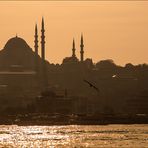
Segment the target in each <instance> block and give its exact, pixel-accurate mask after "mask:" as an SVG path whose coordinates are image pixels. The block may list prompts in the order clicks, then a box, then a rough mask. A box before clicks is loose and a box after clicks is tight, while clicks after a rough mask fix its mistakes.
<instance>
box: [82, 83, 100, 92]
mask: <svg viewBox="0 0 148 148" xmlns="http://www.w3.org/2000/svg"><path fill="white" fill-rule="evenodd" d="M84 82H85V83H87V84H89V86H90V87H92V88H94V89H95V90H96V91H97V92H99V89H98V88H97V87H96V86H94V85H93V84H92V83H90V82H89V81H87V80H84Z"/></svg>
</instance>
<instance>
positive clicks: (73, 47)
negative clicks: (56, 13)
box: [72, 38, 76, 57]
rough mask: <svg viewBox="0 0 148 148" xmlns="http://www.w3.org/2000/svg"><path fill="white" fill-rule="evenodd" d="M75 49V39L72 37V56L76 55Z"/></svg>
mask: <svg viewBox="0 0 148 148" xmlns="http://www.w3.org/2000/svg"><path fill="white" fill-rule="evenodd" d="M75 51H76V48H75V40H74V38H73V44H72V57H76V54H75Z"/></svg>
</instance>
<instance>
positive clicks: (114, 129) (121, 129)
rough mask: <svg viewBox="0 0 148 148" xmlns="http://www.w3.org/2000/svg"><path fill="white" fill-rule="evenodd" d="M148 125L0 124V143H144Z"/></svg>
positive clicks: (37, 146) (37, 147)
mask: <svg viewBox="0 0 148 148" xmlns="http://www.w3.org/2000/svg"><path fill="white" fill-rule="evenodd" d="M147 146H148V125H104V126H102V125H98V126H94V125H90V126H83V125H68V126H17V125H10V126H7V125H6V126H5V125H1V126H0V147H8V148H9V147H10V148H11V147H17V148H26V147H27V148H28V147H32V148H46V147H50V148H54V147H147Z"/></svg>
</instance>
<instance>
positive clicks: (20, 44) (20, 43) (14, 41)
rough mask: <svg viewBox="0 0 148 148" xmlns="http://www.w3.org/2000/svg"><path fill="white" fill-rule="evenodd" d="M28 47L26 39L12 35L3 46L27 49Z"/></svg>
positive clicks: (5, 47)
mask: <svg viewBox="0 0 148 148" xmlns="http://www.w3.org/2000/svg"><path fill="white" fill-rule="evenodd" d="M28 48H30V47H29V46H28V44H27V43H26V41H25V40H24V39H22V38H20V37H17V36H16V37H14V38H11V39H9V40H8V41H7V43H6V45H5V46H4V49H12V50H13V49H14V50H15V49H28Z"/></svg>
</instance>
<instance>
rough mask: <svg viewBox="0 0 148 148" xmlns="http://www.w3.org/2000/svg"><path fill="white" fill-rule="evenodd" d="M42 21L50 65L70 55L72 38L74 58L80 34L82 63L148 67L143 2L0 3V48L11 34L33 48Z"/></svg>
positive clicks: (147, 5) (146, 4) (147, 15)
mask: <svg viewBox="0 0 148 148" xmlns="http://www.w3.org/2000/svg"><path fill="white" fill-rule="evenodd" d="M42 16H44V19H45V29H46V32H45V35H46V59H47V60H48V61H49V62H50V63H61V62H62V59H63V58H64V57H66V56H71V48H72V47H71V46H72V39H73V37H74V38H75V42H76V54H77V57H78V58H79V57H80V54H79V52H80V35H81V32H83V35H84V45H85V47H84V50H85V55H84V56H85V58H88V57H90V58H93V61H94V62H97V61H100V60H102V59H113V60H114V62H115V63H116V64H118V65H124V64H125V63H128V62H131V63H133V64H138V63H148V1H143V2H140V1H93V2H92V1H42V2H41V1H30V2H29V1H20V2H18V1H12V2H10V1H0V19H1V20H0V26H1V27H0V34H1V38H0V49H3V47H4V45H5V44H6V42H7V41H8V39H9V38H11V37H14V36H15V35H16V33H17V34H18V36H19V37H22V38H24V39H25V40H26V42H27V43H28V44H29V45H30V46H31V47H32V48H33V46H34V43H33V41H34V37H33V36H34V26H35V23H36V22H37V23H38V29H39V36H40V26H41V18H42ZM39 47H40V46H39Z"/></svg>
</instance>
